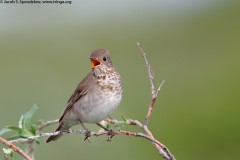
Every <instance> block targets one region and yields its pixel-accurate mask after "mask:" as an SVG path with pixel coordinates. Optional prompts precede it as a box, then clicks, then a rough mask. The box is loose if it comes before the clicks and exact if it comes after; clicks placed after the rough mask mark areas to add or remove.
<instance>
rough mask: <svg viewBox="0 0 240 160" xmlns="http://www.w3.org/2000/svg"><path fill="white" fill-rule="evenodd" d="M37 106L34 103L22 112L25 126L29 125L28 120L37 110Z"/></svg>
mask: <svg viewBox="0 0 240 160" xmlns="http://www.w3.org/2000/svg"><path fill="white" fill-rule="evenodd" d="M37 109H38V107H37V105H36V104H34V105H33V106H32V108H31V109H30V110H29V111H28V112H27V113H25V114H24V121H25V126H26V127H29V123H30V120H31V118H32V116H33V114H34V113H35V112H36V111H37Z"/></svg>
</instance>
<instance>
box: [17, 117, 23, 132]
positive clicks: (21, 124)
mask: <svg viewBox="0 0 240 160" xmlns="http://www.w3.org/2000/svg"><path fill="white" fill-rule="evenodd" d="M23 119H24V117H23V115H22V116H21V117H20V120H19V122H18V127H19V128H21V129H22V128H23Z"/></svg>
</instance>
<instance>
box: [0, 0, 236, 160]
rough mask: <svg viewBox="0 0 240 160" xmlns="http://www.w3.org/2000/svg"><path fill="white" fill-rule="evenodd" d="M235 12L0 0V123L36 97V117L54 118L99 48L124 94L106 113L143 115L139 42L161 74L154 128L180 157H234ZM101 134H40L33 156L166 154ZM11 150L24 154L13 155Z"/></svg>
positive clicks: (214, 7) (157, 4)
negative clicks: (48, 137) (1, 0)
mask: <svg viewBox="0 0 240 160" xmlns="http://www.w3.org/2000/svg"><path fill="white" fill-rule="evenodd" d="M239 15H240V5H239V3H238V2H235V1H224V0H213V1H207V0H193V1H189V0H181V1H177V0H172V1H168V0H162V1H157V0H153V1H134V0H130V1H127V0H123V1H118V2H116V1H115V2H113V1H110V0H104V1H101V2H100V1H91V2H90V1H77V0H73V1H72V4H71V5H67V4H65V5H43V4H42V5H33V4H28V5H18V4H13V5H6V4H0V97H1V100H0V128H2V127H4V126H6V125H10V124H11V125H17V123H18V120H19V118H20V116H21V114H23V113H25V112H26V111H27V110H28V109H29V108H30V107H31V106H32V105H33V104H34V103H36V104H37V105H38V107H39V109H38V112H37V113H36V115H35V117H34V120H38V119H43V120H52V119H56V118H59V116H60V114H61V112H62V110H63V109H64V107H65V105H66V102H67V100H68V98H69V96H70V95H71V93H72V91H73V90H74V89H75V87H76V85H77V84H78V82H79V81H80V80H81V79H82V78H83V77H84V76H85V75H86V74H87V73H88V72H89V71H90V67H91V66H90V62H89V54H90V53H91V51H93V50H95V49H97V48H107V49H108V50H109V51H110V53H111V57H112V60H113V63H114V65H115V66H116V68H117V70H118V71H119V72H120V74H121V75H122V78H123V81H124V99H123V101H122V103H121V105H120V107H119V109H118V110H117V111H116V112H115V113H114V114H113V115H112V117H113V118H116V119H121V115H122V114H123V115H125V116H126V117H129V118H132V119H138V120H140V121H144V116H145V114H146V111H147V108H148V105H149V103H150V99H151V94H150V93H151V92H150V84H149V79H148V75H147V71H146V67H145V64H144V60H143V58H142V56H141V53H140V51H139V50H138V48H137V46H136V42H137V41H139V42H140V43H142V45H143V47H144V49H145V51H146V52H147V56H148V58H149V62H150V64H151V66H152V69H153V70H154V71H155V82H156V85H158V84H160V82H161V81H162V80H166V82H165V84H164V86H163V87H162V90H161V93H160V95H159V97H158V99H157V101H156V104H155V106H154V111H153V114H152V117H151V120H150V126H149V127H150V130H152V132H153V134H154V135H155V137H156V138H157V139H159V140H160V141H161V142H162V143H164V144H165V145H166V146H167V147H168V148H169V149H170V150H171V152H172V153H173V154H174V156H175V157H176V158H177V159H179V160H181V159H184V160H193V159H194V160H202V159H218V160H225V159H239V158H240V156H239V149H240V148H239V143H240V138H239V135H240V125H239V121H240V119H239V114H240V107H239V104H240V101H239V95H240V90H239V87H240V84H239V81H240V74H239V70H240V63H239V60H240V18H239ZM87 126H88V128H90V129H91V130H98V128H97V127H96V126H95V125H93V124H87ZM53 128H54V126H50V127H48V128H47V129H45V130H44V131H45V132H48V131H52V129H53ZM75 128H76V129H78V128H79V126H76V127H75ZM128 130H133V131H137V132H141V131H140V130H138V129H135V128H134V127H129V128H128ZM105 139H106V137H105V136H102V137H99V138H92V139H91V141H92V143H88V142H84V141H83V136H82V135H65V136H64V137H63V138H61V139H60V140H59V141H56V142H53V143H49V144H46V143H44V142H43V140H42V143H41V144H40V145H37V149H36V152H35V156H36V159H37V160H40V159H59V160H65V159H105V160H110V159H115V160H122V159H142V160H145V159H162V158H161V157H160V156H159V155H158V153H157V151H156V150H155V149H154V148H153V146H152V145H151V143H150V142H148V141H146V140H143V139H140V138H133V137H126V136H115V137H114V139H113V141H112V142H111V143H108V142H106V141H105ZM0 146H1V148H2V147H3V145H2V144H1V145H0ZM22 147H23V146H22ZM0 157H1V158H0V159H2V158H3V153H2V152H0ZM13 159H22V158H21V157H20V156H18V155H17V154H14V158H13Z"/></svg>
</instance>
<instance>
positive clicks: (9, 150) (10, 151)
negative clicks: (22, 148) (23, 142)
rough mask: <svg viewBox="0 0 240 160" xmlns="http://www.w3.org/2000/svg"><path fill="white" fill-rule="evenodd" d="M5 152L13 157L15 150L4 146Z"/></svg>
mask: <svg viewBox="0 0 240 160" xmlns="http://www.w3.org/2000/svg"><path fill="white" fill-rule="evenodd" d="M3 152H4V153H5V154H7V155H10V156H11V157H12V156H13V150H12V149H10V148H9V149H6V148H3Z"/></svg>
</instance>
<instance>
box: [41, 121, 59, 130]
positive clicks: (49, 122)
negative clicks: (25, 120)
mask: <svg viewBox="0 0 240 160" xmlns="http://www.w3.org/2000/svg"><path fill="white" fill-rule="evenodd" d="M57 123H58V119H55V120H51V121H47V122H44V123H42V124H41V125H39V126H38V128H37V130H38V131H41V130H42V129H43V128H45V127H47V126H49V125H52V124H57Z"/></svg>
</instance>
